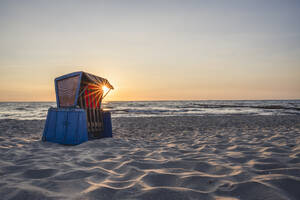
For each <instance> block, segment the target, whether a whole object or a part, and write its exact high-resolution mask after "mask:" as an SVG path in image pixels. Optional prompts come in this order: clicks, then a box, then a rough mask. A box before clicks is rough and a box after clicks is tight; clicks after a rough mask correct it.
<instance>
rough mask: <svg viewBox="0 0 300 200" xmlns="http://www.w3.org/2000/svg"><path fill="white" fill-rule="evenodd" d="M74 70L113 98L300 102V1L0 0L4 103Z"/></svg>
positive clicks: (32, 96) (43, 96)
mask: <svg viewBox="0 0 300 200" xmlns="http://www.w3.org/2000/svg"><path fill="white" fill-rule="evenodd" d="M74 71H86V72H89V73H93V74H95V75H98V76H101V77H104V78H107V79H108V80H109V81H110V83H111V84H112V85H113V86H114V87H115V90H113V91H112V92H111V93H110V94H109V95H108V98H107V100H113V101H126V100H209V99H214V100H217V99H222V100H223V99H228V100H231V99H238V100H240V99H247V100H250V99H300V1H297V0H293V1H290V0H284V1H282V0H278V1H277V0H268V1H265V0H258V1H255V0H249V1H247V0H245V1H240V0H227V1H225V0H219V1H215V0H209V1H201V0H197V1H196V0H185V1H183V0H181V1H177V0H169V1H164V0H159V1H155V0H149V1H141V0H132V1H131V0H128V1H127V0H120V1H114V0H110V1H108V0H107V1H100V0H98V1H91V0H78V1H77V0H73V1H68V0H37V1H33V0H26V1H24V0H19V1H15V0H0V101H55V92H54V78H55V77H58V76H61V75H63V74H66V73H70V72H74Z"/></svg>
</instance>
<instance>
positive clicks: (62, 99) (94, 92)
mask: <svg viewBox="0 0 300 200" xmlns="http://www.w3.org/2000/svg"><path fill="white" fill-rule="evenodd" d="M102 86H106V87H107V88H108V89H109V90H111V89H114V87H113V86H112V85H111V84H110V83H109V82H108V80H107V79H105V78H101V77H99V76H95V75H93V74H90V73H86V72H82V71H80V72H73V73H69V74H65V75H63V76H60V77H58V78H56V79H55V90H56V101H57V106H58V107H73V106H76V105H79V104H78V103H82V101H95V102H94V103H93V105H94V107H95V106H96V103H97V104H99V105H98V106H96V107H100V104H101V101H102V99H103V98H104V97H105V96H106V94H107V93H106V94H104V91H103V90H102ZM81 97H84V100H80V101H79V98H81ZM91 97H92V99H90V98H91ZM99 101H100V102H99ZM91 105H92V104H91V103H88V104H87V105H86V106H85V107H90V106H91ZM79 106H80V107H82V106H83V105H79Z"/></svg>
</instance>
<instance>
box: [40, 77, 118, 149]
mask: <svg viewBox="0 0 300 200" xmlns="http://www.w3.org/2000/svg"><path fill="white" fill-rule="evenodd" d="M54 82H55V92H56V103H57V108H50V109H49V110H48V115H47V120H46V124H45V128H44V132H43V137H42V140H43V141H50V142H56V143H60V144H71V145H72V144H73V145H74V144H80V143H82V142H85V141H87V140H88V139H97V138H103V137H112V126H111V115H110V112H109V111H103V109H102V108H101V104H102V100H103V98H104V97H105V96H106V95H107V94H108V93H109V91H110V90H111V89H113V86H112V85H111V84H110V83H109V82H108V80H106V79H105V78H101V77H98V76H95V75H92V74H89V73H86V72H82V71H80V72H74V73H70V74H66V75H63V76H60V77H58V78H56V79H55V81H54Z"/></svg>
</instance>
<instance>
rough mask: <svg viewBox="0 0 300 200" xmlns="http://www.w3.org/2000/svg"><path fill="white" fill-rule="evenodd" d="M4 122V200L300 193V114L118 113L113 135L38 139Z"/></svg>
mask: <svg viewBox="0 0 300 200" xmlns="http://www.w3.org/2000/svg"><path fill="white" fill-rule="evenodd" d="M43 126H44V121H38V120H33V121H29V120H27V121H26V120H24V121H18V120H0V199H30V200H34V199H107V200H111V199H146V200H147V199H153V200H159V199H172V200H176V199H217V200H219V199H226V200H229V199H234V200H235V199H272V200H276V199H291V200H292V199H294V200H296V199H300V116H296V115H294V116H291V115H290V116H289V115H286V116H245V115H236V116H203V117H201V116H199V117H162V118H160V117H156V118H114V119H113V132H114V138H108V139H101V140H94V141H89V142H86V143H83V144H81V145H78V146H63V145H58V144H54V143H48V142H41V141H40V137H41V134H42V131H43Z"/></svg>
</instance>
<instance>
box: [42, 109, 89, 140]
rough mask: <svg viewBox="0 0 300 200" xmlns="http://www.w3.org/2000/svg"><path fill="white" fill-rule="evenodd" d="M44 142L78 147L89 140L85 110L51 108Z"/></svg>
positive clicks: (43, 138)
mask: <svg viewBox="0 0 300 200" xmlns="http://www.w3.org/2000/svg"><path fill="white" fill-rule="evenodd" d="M42 140H43V141H49V142H55V143H59V144H66V145H76V144H80V143H83V142H86V141H87V140H88V132H87V121H86V113H85V110H84V109H75V108H68V109H64V108H49V110H48V115H47V120H46V125H45V128H44V133H43V137H42Z"/></svg>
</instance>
